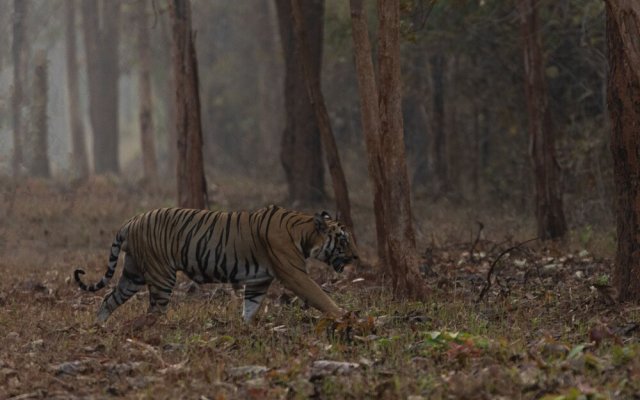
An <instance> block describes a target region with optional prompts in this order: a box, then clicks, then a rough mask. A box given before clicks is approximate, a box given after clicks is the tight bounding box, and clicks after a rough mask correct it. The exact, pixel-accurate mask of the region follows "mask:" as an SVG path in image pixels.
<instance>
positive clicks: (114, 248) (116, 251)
mask: <svg viewBox="0 0 640 400" xmlns="http://www.w3.org/2000/svg"><path fill="white" fill-rule="evenodd" d="M123 230H124V229H121V230H120V231H119V232H118V233H117V234H116V238H115V240H114V241H113V244H112V245H111V254H110V255H109V265H108V267H107V272H105V274H104V276H103V277H102V279H100V281H99V282H98V283H94V284H92V285H89V286H87V285H86V284H85V283H84V282H82V279H81V278H80V275H84V270H82V269H76V270H75V271H74V272H73V277H74V278H75V280H76V282H77V283H78V286H79V287H80V289H82V290H85V291H88V292H96V291H98V290H100V289H102V288H103V287H105V286H107V283H109V281H110V280H111V278H112V277H113V274H114V273H115V272H116V266H117V264H118V255H120V249H121V247H122V243H123V242H124V240H125V238H124V235H123Z"/></svg>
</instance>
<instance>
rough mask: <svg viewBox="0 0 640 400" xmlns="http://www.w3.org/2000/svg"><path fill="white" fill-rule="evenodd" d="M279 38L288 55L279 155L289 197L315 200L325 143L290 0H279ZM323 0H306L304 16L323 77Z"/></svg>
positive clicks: (319, 194)
mask: <svg viewBox="0 0 640 400" xmlns="http://www.w3.org/2000/svg"><path fill="white" fill-rule="evenodd" d="M276 7H277V11H278V21H279V26H280V38H281V42H282V48H283V51H284V59H285V111H286V126H285V129H284V132H283V134H282V147H281V153H280V158H281V161H282V166H283V168H284V172H285V177H286V180H287V185H288V187H289V200H290V201H292V202H301V203H312V202H317V201H321V200H323V199H324V198H325V191H324V166H323V162H322V160H323V156H322V143H321V140H320V134H319V131H318V124H317V122H316V118H315V115H314V109H313V105H312V104H311V102H310V101H309V97H308V95H307V88H306V84H305V80H304V76H303V72H302V66H301V65H299V63H297V62H296V57H295V54H294V53H295V48H296V45H295V36H294V34H293V21H292V18H291V0H276ZM323 14H324V0H308V1H306V2H305V7H304V19H305V26H306V27H307V33H308V38H309V53H310V54H311V66H312V73H311V75H312V76H313V78H314V79H317V80H318V81H319V80H320V67H321V60H322V32H323Z"/></svg>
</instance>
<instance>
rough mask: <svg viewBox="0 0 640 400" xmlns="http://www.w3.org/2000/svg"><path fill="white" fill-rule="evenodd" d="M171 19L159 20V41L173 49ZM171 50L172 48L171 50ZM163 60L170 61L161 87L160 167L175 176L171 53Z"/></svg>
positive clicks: (174, 86) (173, 91)
mask: <svg viewBox="0 0 640 400" xmlns="http://www.w3.org/2000/svg"><path fill="white" fill-rule="evenodd" d="M170 23H171V20H170V19H169V18H168V17H164V18H162V19H161V20H160V36H161V39H160V40H161V42H162V44H163V46H166V47H168V48H171V49H173V43H172V40H173V38H172V32H171V26H170V25H169V24H170ZM172 51H173V50H172ZM163 61H166V62H168V63H170V66H169V68H168V69H167V70H166V74H167V75H166V79H164V82H166V85H165V86H163V88H162V95H163V96H162V97H163V105H164V110H165V111H164V112H165V114H166V119H165V127H166V128H165V129H166V133H167V134H166V137H165V146H166V149H167V151H166V162H165V164H164V165H163V167H162V171H163V173H164V174H166V175H167V176H170V177H172V178H173V177H175V173H176V171H177V166H176V159H177V155H178V152H177V150H176V149H177V143H178V135H177V133H176V126H177V123H176V102H175V94H176V90H177V89H176V82H175V74H174V73H173V69H172V68H173V55H172V54H169V57H168V58H166V59H165V58H163Z"/></svg>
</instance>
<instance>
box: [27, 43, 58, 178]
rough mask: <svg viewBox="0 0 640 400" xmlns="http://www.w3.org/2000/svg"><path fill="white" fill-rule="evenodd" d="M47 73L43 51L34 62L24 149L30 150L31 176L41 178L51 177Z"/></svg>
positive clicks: (29, 164)
mask: <svg viewBox="0 0 640 400" xmlns="http://www.w3.org/2000/svg"><path fill="white" fill-rule="evenodd" d="M47 71H48V68H47V59H46V57H45V54H44V52H43V51H38V53H37V54H36V55H35V57H34V60H33V80H32V83H31V92H32V93H31V101H30V109H29V126H28V129H27V135H26V138H27V140H25V144H26V145H25V146H24V148H25V149H27V150H28V151H27V155H28V161H27V165H28V169H29V174H30V175H31V176H36V177H39V178H50V177H51V171H50V169H49V155H48V150H49V145H48V142H49V139H48V136H49V133H48V121H47V101H48V99H49V83H48V78H47V76H48V74H47Z"/></svg>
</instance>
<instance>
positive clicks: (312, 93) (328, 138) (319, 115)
mask: <svg viewBox="0 0 640 400" xmlns="http://www.w3.org/2000/svg"><path fill="white" fill-rule="evenodd" d="M291 15H292V18H293V24H294V36H295V39H294V42H295V43H296V49H295V55H296V58H297V63H298V64H300V65H301V66H302V73H303V77H304V80H305V83H306V87H307V93H308V97H309V101H310V102H311V105H312V106H313V109H314V113H315V117H316V123H317V124H318V128H319V130H320V138H321V139H322V145H323V147H324V149H325V155H326V157H327V164H328V165H329V172H330V174H331V180H332V182H333V191H334V194H335V197H336V208H337V210H338V214H339V218H340V220H341V221H342V222H343V223H344V224H345V225H346V226H347V228H349V230H351V232H352V233H353V221H352V220H351V203H350V202H349V191H348V189H347V180H346V179H345V177H344V171H343V169H342V164H341V163H340V155H339V154H338V146H337V145H336V140H335V137H334V136H333V131H332V129H331V120H330V119H329V113H328V111H327V106H326V104H325V102H324V96H323V95H322V89H321V87H320V79H319V78H320V76H319V74H313V66H312V65H311V54H309V41H308V38H307V32H306V26H305V25H304V17H303V15H302V10H301V7H300V3H299V2H298V0H291Z"/></svg>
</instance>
